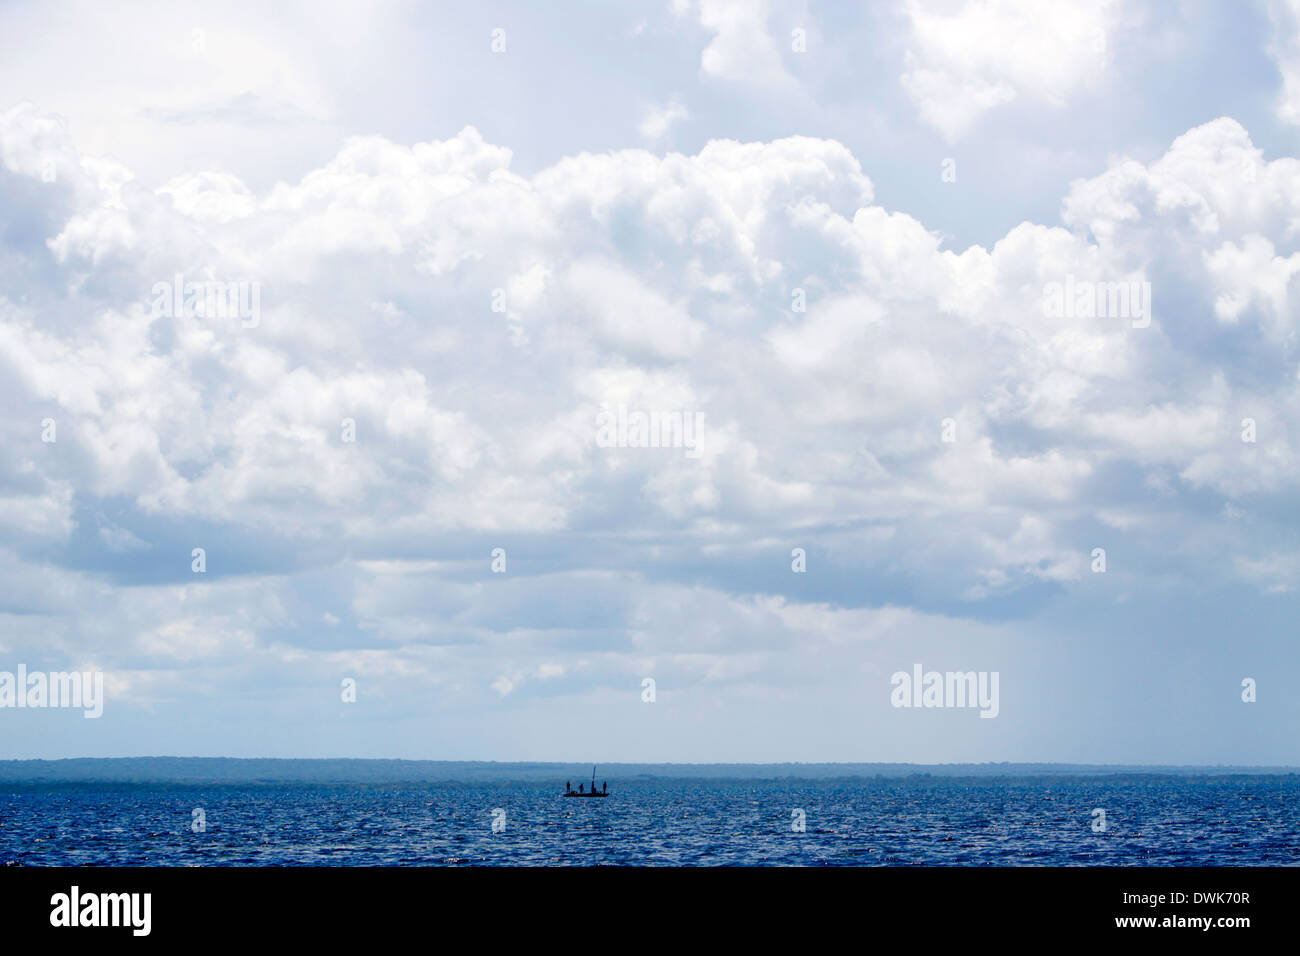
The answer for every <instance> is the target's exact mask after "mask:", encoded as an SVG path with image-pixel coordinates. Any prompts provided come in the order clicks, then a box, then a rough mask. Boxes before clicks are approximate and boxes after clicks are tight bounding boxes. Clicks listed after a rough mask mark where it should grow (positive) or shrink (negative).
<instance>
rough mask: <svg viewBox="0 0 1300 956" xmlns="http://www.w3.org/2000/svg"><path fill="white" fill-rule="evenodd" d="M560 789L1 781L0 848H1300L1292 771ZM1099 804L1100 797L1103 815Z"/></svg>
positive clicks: (547, 858)
mask: <svg viewBox="0 0 1300 956" xmlns="http://www.w3.org/2000/svg"><path fill="white" fill-rule="evenodd" d="M574 786H577V781H576V780H575V781H574ZM561 789H562V787H561V786H559V785H558V784H550V783H546V784H543V783H537V782H514V783H501V784H484V783H436V784H419V785H416V784H398V785H373V784H328V785H322V784H264V785H256V784H255V785H245V784H239V785H221V786H203V785H169V784H138V785H135V784H120V783H94V784H89V783H87V784H77V783H59V784H15V783H5V784H0V865H29V866H50V865H62V866H132V865H141V866H146V865H148V866H160V865H162V866H282V865H289V866H297V865H303V866H356V865H405V866H443V865H445V866H502V865H531V866H593V865H615V866H618V865H637V866H669V865H686V866H717V865H730V866H763V865H794V866H916V865H932V866H933V865H940V866H949V865H954V866H955V865H981V866H1026V865H1030V866H1032V865H1078V866H1087V865H1107V866H1116V865H1118V866H1125V865H1135V866H1136V865H1141V866H1194V865H1209V866H1216V865H1221V866H1226V865H1237V866H1240V865H1286V866H1294V865H1297V863H1300V777H1297V776H1261V777H1232V778H1208V779H1197V780H1186V779H1178V778H1165V779H1158V780H1152V779H1143V778H1140V779H1128V780H1124V779H1107V778H1077V779H1065V780H1051V781H1035V782H1008V781H999V780H996V779H993V780H973V781H972V780H962V781H953V780H948V781H944V780H937V781H930V780H906V781H901V780H879V779H878V780H871V779H866V780H864V779H831V780H714V779H685V778H682V779H669V778H655V779H636V780H615V779H610V780H609V789H610V796H609V797H608V798H605V799H597V800H590V799H588V800H574V799H565V798H563V797H561V796H560V791H561ZM196 809H198V810H202V814H201V819H202V823H203V826H202V828H197V827H198V825H197V823H196V820H197V819H199V816H198V815H196V814H195V813H194V811H195V810H196ZM1095 809H1102V810H1104V811H1105V823H1106V826H1105V830H1104V831H1102V832H1094V822H1095V821H1099V819H1100V818H1099V817H1098V816H1096V815H1095V814H1094V813H1093V811H1094V810H1095ZM796 811H802V815H801V814H800V813H798V812H796ZM801 819H802V822H803V826H804V828H805V829H804V830H803V832H797V831H796V829H795V826H796V825H797V824H798V823H799V822H800V820H801ZM494 821H495V822H496V826H497V830H496V831H495V832H494V829H493V825H494Z"/></svg>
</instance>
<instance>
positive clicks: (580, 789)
mask: <svg viewBox="0 0 1300 956" xmlns="http://www.w3.org/2000/svg"><path fill="white" fill-rule="evenodd" d="M578 792H579V793H582V784H578Z"/></svg>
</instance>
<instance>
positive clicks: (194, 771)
mask: <svg viewBox="0 0 1300 956" xmlns="http://www.w3.org/2000/svg"><path fill="white" fill-rule="evenodd" d="M591 767H592V764H591V763H567V762H558V761H557V762H553V763H551V762H524V761H460V760H390V759H348V758H338V759H330V758H324V759H321V758H303V759H293V758H239V757H74V758H66V759H60V760H0V786H4V785H7V784H12V785H32V784H35V785H41V784H78V783H86V784H97V783H103V784H153V783H157V784H175V785H218V786H219V785H275V784H320V785H347V784H373V785H380V784H394V785H418V784H422V783H429V784H437V783H485V784H486V783H530V782H551V783H554V782H555V781H557V780H559V781H560V782H563V781H564V780H579V781H581V780H585V779H586V775H587V774H590V772H591ZM1296 775H1300V768H1298V767H1238V766H1198V765H1178V766H1172V765H1171V766H1161V765H1155V764H1068V763H1059V764H1058V763H982V764H971V763H959V764H904V763H761V764H759V763H600V764H599V765H598V776H600V777H601V778H602V779H606V780H610V781H624V782H626V781H634V780H643V781H645V780H673V779H676V780H682V779H695V780H705V779H712V780H755V781H758V780H768V781H772V780H777V781H780V780H823V781H828V780H846V779H862V780H870V781H883V782H891V781H892V782H896V783H897V782H913V783H915V782H926V781H929V782H938V783H957V782H959V781H983V782H994V781H1003V782H1013V781H1015V782H1036V781H1044V782H1050V781H1052V780H1056V781H1060V782H1064V781H1066V780H1081V779H1097V778H1103V777H1104V778H1115V777H1122V778H1128V779H1146V778H1169V777H1178V778H1185V779H1187V780H1189V781H1191V780H1212V779H1216V778H1240V777H1251V778H1256V777H1258V778H1272V777H1294V776H1296Z"/></svg>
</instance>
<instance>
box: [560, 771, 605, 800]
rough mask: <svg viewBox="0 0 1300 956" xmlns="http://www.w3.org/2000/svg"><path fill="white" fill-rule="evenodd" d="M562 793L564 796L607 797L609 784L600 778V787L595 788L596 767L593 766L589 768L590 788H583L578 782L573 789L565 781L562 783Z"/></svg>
mask: <svg viewBox="0 0 1300 956" xmlns="http://www.w3.org/2000/svg"><path fill="white" fill-rule="evenodd" d="M564 795H565V796H566V797H608V796H609V784H608V783H607V782H606V781H604V780H602V781H601V782H600V789H599V790H597V789H596V768H595V767H594V766H593V767H592V768H591V789H590V790H585V789H583V786H582V784H578V789H577V790H574V789H573V787H571V786H569V784H567V783H566V784H565V785H564Z"/></svg>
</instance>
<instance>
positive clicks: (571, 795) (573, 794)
mask: <svg viewBox="0 0 1300 956" xmlns="http://www.w3.org/2000/svg"><path fill="white" fill-rule="evenodd" d="M565 796H566V797H608V796H609V794H608V793H566V794H565Z"/></svg>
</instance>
